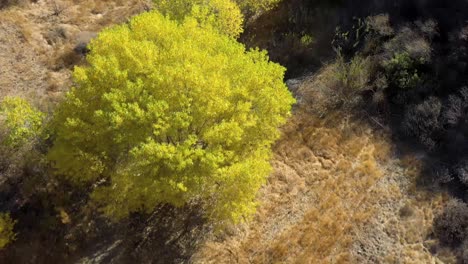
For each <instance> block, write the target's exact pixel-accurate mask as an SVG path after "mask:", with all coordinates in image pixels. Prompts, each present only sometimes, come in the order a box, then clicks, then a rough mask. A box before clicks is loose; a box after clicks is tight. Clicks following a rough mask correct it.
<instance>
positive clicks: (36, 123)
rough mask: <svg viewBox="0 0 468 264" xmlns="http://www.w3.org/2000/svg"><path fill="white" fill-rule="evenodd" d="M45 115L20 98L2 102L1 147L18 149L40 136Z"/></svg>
mask: <svg viewBox="0 0 468 264" xmlns="http://www.w3.org/2000/svg"><path fill="white" fill-rule="evenodd" d="M43 118H44V114H43V113H42V112H40V111H38V110H36V109H35V108H33V107H32V106H31V105H30V104H29V103H28V102H27V101H26V100H24V99H22V98H20V97H9V96H7V97H5V98H3V100H2V101H1V102H0V127H1V128H0V145H3V146H8V147H12V148H16V147H18V146H21V145H22V144H24V143H26V142H27V141H29V140H31V139H32V138H34V137H37V136H38V135H39V134H40V130H41V127H42V121H43Z"/></svg>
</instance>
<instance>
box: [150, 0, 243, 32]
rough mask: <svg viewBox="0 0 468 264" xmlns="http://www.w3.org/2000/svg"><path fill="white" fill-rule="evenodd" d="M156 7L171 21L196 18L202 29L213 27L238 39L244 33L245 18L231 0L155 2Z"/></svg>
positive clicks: (157, 0) (161, 0)
mask: <svg viewBox="0 0 468 264" xmlns="http://www.w3.org/2000/svg"><path fill="white" fill-rule="evenodd" d="M153 3H154V7H155V9H157V10H158V11H159V12H161V13H162V14H164V15H166V16H168V17H169V18H171V19H174V20H177V21H180V22H182V21H183V20H184V19H185V18H186V17H191V18H195V19H196V20H197V21H198V23H199V24H200V25H201V26H202V27H213V28H215V29H216V30H219V31H220V32H221V33H223V34H226V35H228V36H231V37H234V38H237V37H239V35H240V34H241V33H242V30H243V29H242V26H243V16H242V13H241V10H240V8H239V6H238V5H237V4H236V3H235V2H233V1H231V0H154V1H153Z"/></svg>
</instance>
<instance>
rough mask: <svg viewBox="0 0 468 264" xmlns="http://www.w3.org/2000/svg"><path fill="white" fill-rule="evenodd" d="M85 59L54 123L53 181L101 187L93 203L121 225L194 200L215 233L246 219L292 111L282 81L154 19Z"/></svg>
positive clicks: (148, 16) (273, 68)
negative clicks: (218, 225)
mask: <svg viewBox="0 0 468 264" xmlns="http://www.w3.org/2000/svg"><path fill="white" fill-rule="evenodd" d="M90 49H91V52H90V54H89V55H88V56H87V60H88V63H89V66H85V67H76V68H75V72H74V80H75V83H76V87H75V88H73V89H72V90H71V91H70V92H69V93H68V95H67V98H66V100H65V101H64V102H63V104H62V105H61V106H60V107H59V109H58V110H57V112H56V116H55V118H54V121H53V122H52V123H53V126H54V129H55V131H56V135H55V138H56V140H55V142H54V146H53V147H52V149H51V150H50V153H49V155H48V156H49V159H50V160H51V161H52V163H53V165H54V167H55V168H56V169H57V173H58V174H59V175H63V176H64V177H67V178H68V179H69V180H71V181H72V182H74V183H77V184H80V183H96V182H101V185H97V187H96V188H95V189H94V191H93V193H92V198H93V201H95V202H96V203H98V204H99V205H100V206H101V208H102V210H103V211H104V213H106V214H107V215H109V216H112V217H113V218H116V219H119V218H122V217H125V216H127V215H128V214H129V213H130V212H135V211H152V210H153V209H154V207H155V206H156V205H158V204H164V203H168V204H172V205H174V206H182V205H184V204H186V203H189V202H191V201H192V200H203V201H205V203H204V205H205V207H206V208H205V211H206V216H207V217H209V218H211V219H216V220H219V221H220V222H222V221H227V222H229V221H233V222H238V221H241V220H243V219H246V218H248V216H250V215H252V214H253V212H254V211H255V207H256V203H255V201H254V198H255V195H256V193H257V191H258V189H259V188H260V186H261V185H262V184H263V183H264V182H265V179H266V177H267V175H268V173H269V172H270V165H269V162H268V160H269V158H270V155H271V154H270V153H271V150H270V147H271V145H272V144H273V142H274V141H275V140H276V139H277V138H278V137H279V135H280V134H279V130H278V127H279V126H280V125H282V124H283V123H284V122H285V121H286V118H287V117H288V116H289V112H290V109H291V104H292V103H293V102H294V99H293V97H292V96H291V94H290V93H289V91H288V90H287V88H286V86H285V84H284V83H283V75H284V71H285V69H284V68H283V67H281V66H280V65H278V64H276V63H272V62H270V61H269V60H268V57H267V55H266V53H265V52H261V51H258V50H251V51H246V50H245V47H244V46H243V45H242V44H240V43H238V42H236V41H235V40H234V39H232V38H230V37H228V36H225V35H223V34H220V33H219V32H217V31H216V30H212V29H209V28H201V27H199V25H198V22H197V21H196V20H194V19H191V18H187V19H185V20H184V21H183V22H180V23H179V22H176V21H174V20H170V19H168V18H167V17H164V16H163V15H161V14H160V13H159V12H155V11H154V12H149V13H144V14H142V15H139V16H136V17H134V18H133V19H132V20H131V21H130V22H129V23H128V24H124V25H120V26H115V27H112V28H109V29H106V30H104V31H103V32H101V33H100V34H99V36H98V37H97V39H95V40H94V41H92V43H91V45H90ZM103 182H104V184H102V183H103Z"/></svg>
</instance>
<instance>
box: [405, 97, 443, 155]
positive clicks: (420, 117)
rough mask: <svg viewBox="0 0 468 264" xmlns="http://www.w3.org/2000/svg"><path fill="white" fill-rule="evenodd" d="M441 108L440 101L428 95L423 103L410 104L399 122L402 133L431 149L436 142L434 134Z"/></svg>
mask: <svg viewBox="0 0 468 264" xmlns="http://www.w3.org/2000/svg"><path fill="white" fill-rule="evenodd" d="M441 109H442V103H441V102H440V100H439V99H438V98H436V97H430V98H429V99H427V100H426V101H424V102H423V103H420V104H415V105H412V106H410V107H409V108H408V110H407V111H406V113H405V115H404V118H403V121H402V124H401V128H402V131H403V133H404V134H405V135H406V136H409V137H412V138H416V139H418V141H419V142H420V143H421V144H423V145H424V146H425V147H427V148H429V149H433V148H434V147H435V145H436V143H437V141H436V140H435V139H434V134H435V132H436V131H437V130H439V129H440V123H439V116H440V113H441Z"/></svg>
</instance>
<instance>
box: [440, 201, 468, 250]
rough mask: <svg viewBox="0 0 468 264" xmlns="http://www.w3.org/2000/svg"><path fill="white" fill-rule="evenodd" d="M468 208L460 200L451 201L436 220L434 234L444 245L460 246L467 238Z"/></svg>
mask: <svg viewBox="0 0 468 264" xmlns="http://www.w3.org/2000/svg"><path fill="white" fill-rule="evenodd" d="M467 227H468V206H467V205H466V204H465V203H464V202H462V201H459V200H452V201H450V202H449V203H448V204H447V206H446V207H445V209H444V211H443V212H442V213H441V214H440V215H438V216H437V217H436V218H435V219H434V233H435V234H436V236H437V238H438V239H439V240H440V242H441V243H442V244H445V245H449V246H453V247H455V246H458V245H459V244H460V243H461V242H463V240H465V238H466V236H467V231H468V230H467Z"/></svg>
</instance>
